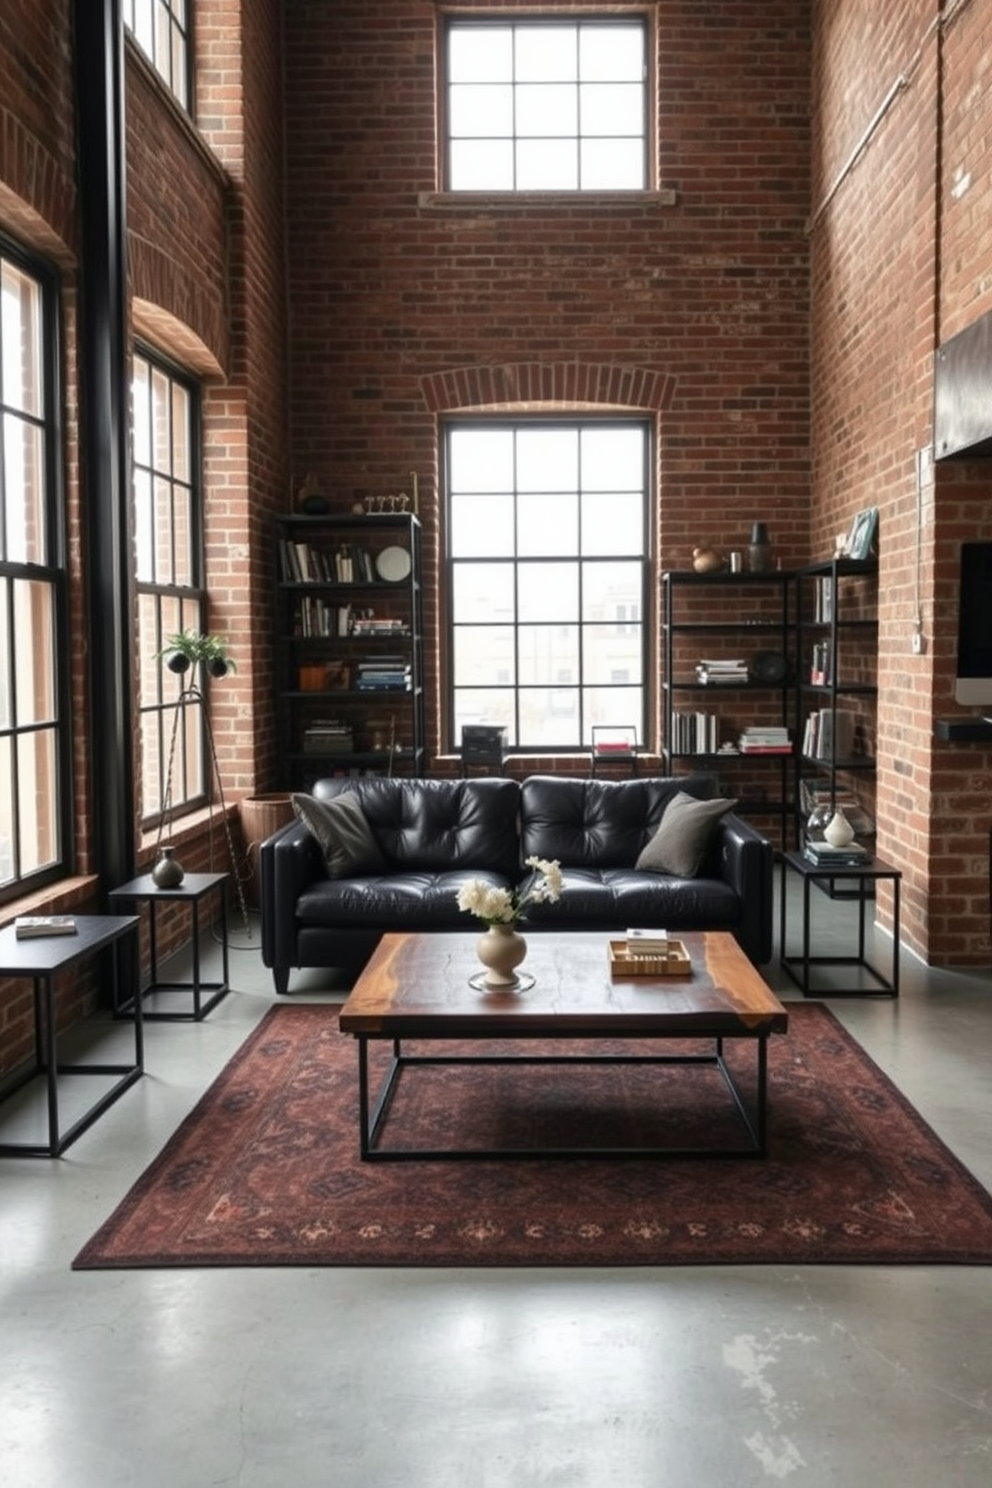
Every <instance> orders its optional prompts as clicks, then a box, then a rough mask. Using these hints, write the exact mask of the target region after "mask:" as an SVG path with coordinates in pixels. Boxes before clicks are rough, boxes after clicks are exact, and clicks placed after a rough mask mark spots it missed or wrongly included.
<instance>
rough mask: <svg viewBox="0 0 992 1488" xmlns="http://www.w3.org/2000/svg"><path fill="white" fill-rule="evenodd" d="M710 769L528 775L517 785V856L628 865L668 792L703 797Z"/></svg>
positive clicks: (711, 781) (711, 784) (710, 786)
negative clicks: (614, 776)
mask: <svg viewBox="0 0 992 1488" xmlns="http://www.w3.org/2000/svg"><path fill="white" fill-rule="evenodd" d="M716 787H717V782H716V777H715V776H713V775H706V774H698V775H683V776H678V777H668V776H659V775H645V776H642V777H640V778H634V779H632V780H596V779H574V778H573V779H564V778H561V777H559V776H554V775H531V776H529V777H528V778H527V779H526V780H525V781H524V782H523V784H522V786H521V791H520V804H521V811H520V817H521V822H520V835H521V850H522V854H523V857H525V858H527V857H530V856H531V855H533V856H535V857H539V858H549V859H551V860H554V859H557V860H558V862H559V863H561V865H562V867H563V868H564V867H574V868H633V867H634V864H635V863H636V861H637V857H638V854H639V853H640V852H641V849H642V848H643V847H645V846H646V845H647V843H648V842H649V841H650V839H651V838H652V837H653V836H654V833H655V832H656V831H657V829H658V827H659V825H660V823H661V819H662V816H663V815H664V811H665V808H666V806H667V805H668V803H669V801H670V800H671V799H672V797H673V796H676V795H678V794H679V793H680V792H684V793H685V794H687V795H690V796H694V797H698V798H699V799H702V800H705V799H708V798H709V797H711V796H713V795H714V794H715V792H716Z"/></svg>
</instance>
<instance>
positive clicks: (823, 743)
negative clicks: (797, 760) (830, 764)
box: [803, 708, 854, 760]
mask: <svg viewBox="0 0 992 1488" xmlns="http://www.w3.org/2000/svg"><path fill="white" fill-rule="evenodd" d="M853 753H854V714H853V713H850V712H848V711H846V710H845V709H843V708H837V709H832V708H819V709H816V710H814V711H813V712H812V713H810V714H809V715H808V716H807V718H806V722H805V725H804V727H803V754H804V755H806V757H807V759H822V760H842V759H850V757H851V755H852V754H853Z"/></svg>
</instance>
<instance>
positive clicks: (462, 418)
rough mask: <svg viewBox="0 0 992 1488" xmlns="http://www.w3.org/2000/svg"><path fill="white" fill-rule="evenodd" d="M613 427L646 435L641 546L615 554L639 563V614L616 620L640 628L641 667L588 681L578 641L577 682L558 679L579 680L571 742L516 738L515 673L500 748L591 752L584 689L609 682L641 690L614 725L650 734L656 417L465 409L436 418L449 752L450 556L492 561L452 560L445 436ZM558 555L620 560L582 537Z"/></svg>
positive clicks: (452, 733) (455, 730)
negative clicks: (635, 672) (589, 547)
mask: <svg viewBox="0 0 992 1488" xmlns="http://www.w3.org/2000/svg"><path fill="white" fill-rule="evenodd" d="M618 426H627V427H630V426H636V427H637V428H639V429H640V430H641V431H642V433H643V439H644V469H643V494H644V505H643V512H642V525H641V551H640V553H639V554H637V555H634V554H630V555H628V558H626V559H622V560H620V561H632V560H635V559H636V561H638V562H639V563H640V567H641V584H640V595H639V605H640V610H641V616H640V619H639V620H637V619H634V618H631V617H624V619H623V621H622V622H619V623H621V624H622V625H623V627H624V633H629V631H630V628H631V626H635V627H636V628H637V629H639V631H640V634H641V673H640V677H639V678H638V679H637V680H636V682H634V683H631V682H625V683H615V684H614V683H603V682H591V681H590V682H587V681H586V680H585V678H584V676H583V673H582V665H581V663H582V646H581V644H580V647H579V656H580V675H579V678H578V682H577V683H566V684H563V685H566V686H571V687H573V688H574V687H576V686H577V688H578V690H579V693H580V709H579V739H578V741H577V742H576V741H559V742H557V743H552V742H550V741H546V740H539V741H533V740H531V741H528V740H526V739H521V738H520V731H519V724H520V716H521V708H520V700H519V699H520V693H521V691H522V690H526V689H525V688H524V689H522V688H521V684H520V682H519V678H518V679H517V680H515V681H514V682H513V683H512V684H510V686H509V688H508V690H512V691H513V693H514V709H513V712H514V719H515V728H514V729H513V730H512V731H511V736H510V738H509V741H508V744H507V748H506V754H507V755H514V754H518V755H527V754H531V755H533V754H540V755H554V756H563V757H564V756H570V755H581V754H588V753H589V751H590V748H591V744H592V737H591V729H592V726H593V725H592V721H591V720H590V719H588V718H587V712H586V709H585V708H584V707H583V706H582V699H583V696H584V694H586V693H589V692H594V691H601V690H603V689H609V688H610V687H612V686H616V687H617V688H618V689H619V688H621V687H624V688H628V689H629V688H630V687H632V686H633V687H636V688H638V689H639V691H640V710H639V716H638V717H637V718H630V717H624V718H623V720H622V721H621V720H618V721H617V726H620V723H621V722H622V724H623V725H627V726H632V727H634V728H635V729H636V732H637V741H638V744H639V745H642V746H643V745H645V744H647V743H649V738H648V735H649V730H650V718H651V709H652V706H653V693H652V685H651V678H652V671H653V668H654V666H655V660H656V657H655V651H656V646H655V643H654V641H653V638H652V632H651V618H652V614H653V611H652V607H651V603H650V597H651V584H652V575H653V571H654V555H653V550H652V524H651V511H652V509H653V496H654V479H653V474H652V472H653V469H654V448H655V437H656V431H655V427H654V421H653V420H652V419H651V417H650V416H649V415H646V414H643V413H631V414H629V415H625V414H622V413H621V414H617V413H610V414H603V415H598V414H595V413H590V412H588V411H582V412H573V413H569V412H567V411H565V410H562V411H560V412H557V413H554V414H533V415H528V414H521V415H506V414H503V415H499V414H494V415H492V416H485V415H481V416H476V415H471V416H469V415H459V416H452V417H449V418H446V419H444V420H443V421H442V423H441V428H440V435H441V438H440V454H441V459H440V478H441V492H442V510H443V545H442V565H443V605H444V614H443V624H442V633H443V637H444V646H443V654H442V677H443V680H442V689H441V692H442V698H443V716H442V738H443V743H442V749H444V750H447V751H449V752H455V753H457V752H458V751H460V749H461V738H460V729H459V727H458V724H457V717H458V710H457V707H456V694H457V692H458V691H459V688H458V685H457V678H456V675H455V653H456V648H455V630H456V625H457V617H456V615H455V596H454V580H453V575H454V565H455V563H456V562H459V561H461V562H465V561H479V562H488V561H491V560H490V559H489V558H486V557H479V558H478V559H477V560H466V559H464V558H461V559H458V558H456V556H455V555H454V554H453V553H452V519H451V494H452V493H451V481H450V475H449V467H450V460H449V440H450V438H451V436H452V434H453V433H454V432H456V431H459V430H461V431H464V430H465V429H467V428H468V429H471V428H478V429H483V430H487V431H491V430H494V429H512V430H519V429H531V428H535V427H545V428H566V429H584V428H593V427H595V428H610V427H618ZM512 561H513V562H514V563H515V564H519V563H520V562H521V559H520V557H519V555H518V554H515V556H514V559H513V560H512ZM523 561H524V562H527V561H532V560H529V559H524V560H523ZM533 561H538V562H543V561H547V560H546V559H543V558H539V559H534V560H533ZM562 561H565V562H576V563H578V564H580V565H581V564H582V563H584V562H598V561H602V562H604V563H611V562H615V561H618V559H617V555H588V554H587V555H585V556H583V553H582V550H581V542H580V544H579V548H578V550H577V552H576V553H575V554H570V555H565V557H564V558H563V560H562ZM549 623H550V624H555V623H558V624H560V623H562V622H549ZM565 623H568V624H571V623H574V624H575V625H576V626H577V628H578V629H579V631H580V633H581V630H582V628H583V627H588V626H589V625H591V624H593V623H598V622H591V621H584V620H582V619H581V603H580V618H579V619H578V620H577V621H575V622H565ZM512 624H513V628H514V631H516V630H517V629H518V627H519V626H520V624H521V622H520V620H519V617H515V618H514V621H513V622H512ZM514 649H515V652H516V651H517V650H518V648H517V647H516V645H515V648H514ZM493 685H494V686H497V685H498V684H493ZM544 685H546V686H547V687H548V688H551V687H552V686H553V685H554V684H552V683H550V682H549V683H547V684H544ZM587 723H588V737H587V736H586V724H587Z"/></svg>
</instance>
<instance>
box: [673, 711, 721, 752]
mask: <svg viewBox="0 0 992 1488" xmlns="http://www.w3.org/2000/svg"><path fill="white" fill-rule="evenodd" d="M719 733H720V725H719V719H718V718H717V716H716V714H715V713H673V714H672V737H671V739H669V741H668V743H669V747H670V749H671V750H672V753H673V754H715V753H716V751H717V748H718V746H719Z"/></svg>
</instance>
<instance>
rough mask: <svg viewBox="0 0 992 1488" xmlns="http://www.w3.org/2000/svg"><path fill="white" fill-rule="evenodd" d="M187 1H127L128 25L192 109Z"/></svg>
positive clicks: (164, 79)
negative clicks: (190, 100) (190, 101)
mask: <svg viewBox="0 0 992 1488" xmlns="http://www.w3.org/2000/svg"><path fill="white" fill-rule="evenodd" d="M188 10H189V7H188V4H187V0H124V24H125V25H126V26H127V27H128V29H129V30H130V31H131V33H132V35H133V36H134V39H135V41H136V42H137V43H138V45H139V46H140V48H141V50H142V51H143V52H145V53H146V54H147V56H149V57H150V58H151V59H152V62H153V63H154V65H155V71H156V72H157V73H158V74H159V76H160V77H161V78H162V79H163V81H164V82H165V83H166V85H167V87H168V88H169V89H170V90H171V92H173V93H174V94H175V96H176V98H177V99H178V100H179V102H180V103H181V104H182V106H183V108H184V109H188V108H189V14H188Z"/></svg>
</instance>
